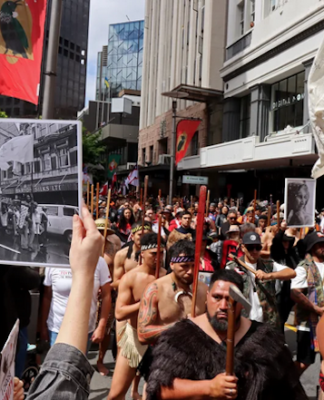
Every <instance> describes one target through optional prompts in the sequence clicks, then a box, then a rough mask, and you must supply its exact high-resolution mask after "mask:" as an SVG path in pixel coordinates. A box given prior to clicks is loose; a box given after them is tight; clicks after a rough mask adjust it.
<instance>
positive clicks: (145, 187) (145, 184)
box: [142, 175, 149, 235]
mask: <svg viewBox="0 0 324 400" xmlns="http://www.w3.org/2000/svg"><path fill="white" fill-rule="evenodd" d="M148 180H149V177H148V175H146V176H145V180H144V199H143V208H142V210H143V216H142V235H143V234H144V218H145V212H146V198H147V187H148Z"/></svg>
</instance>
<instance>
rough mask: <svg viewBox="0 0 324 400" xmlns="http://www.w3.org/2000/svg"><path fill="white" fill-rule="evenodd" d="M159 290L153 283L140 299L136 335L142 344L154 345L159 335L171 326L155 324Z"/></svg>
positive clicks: (157, 314) (157, 313)
mask: <svg viewBox="0 0 324 400" xmlns="http://www.w3.org/2000/svg"><path fill="white" fill-rule="evenodd" d="M158 297H159V289H158V286H157V284H156V283H155V282H153V283H152V284H151V285H149V286H148V287H147V288H146V290H145V292H144V294H143V296H142V299H141V303H140V308H139V313H138V325H137V335H138V340H139V341H140V342H141V343H143V344H151V343H155V342H156V340H157V338H158V337H159V336H160V334H161V333H162V332H163V331H165V330H166V329H168V328H170V327H171V326H172V325H173V324H168V325H161V324H157V320H158V316H159V299H158Z"/></svg>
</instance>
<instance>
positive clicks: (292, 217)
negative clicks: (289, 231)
mask: <svg viewBox="0 0 324 400" xmlns="http://www.w3.org/2000/svg"><path fill="white" fill-rule="evenodd" d="M285 183H286V184H285V220H286V222H287V226H289V227H291V228H306V227H313V226H314V225H315V199H316V180H315V179H303V178H300V179H298V178H286V180H285Z"/></svg>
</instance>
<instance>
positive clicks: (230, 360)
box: [225, 285, 251, 375]
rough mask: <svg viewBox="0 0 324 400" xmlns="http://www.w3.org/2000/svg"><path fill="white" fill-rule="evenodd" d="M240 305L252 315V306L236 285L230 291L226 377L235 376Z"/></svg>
mask: <svg viewBox="0 0 324 400" xmlns="http://www.w3.org/2000/svg"><path fill="white" fill-rule="evenodd" d="M237 303H240V304H241V305H242V306H243V307H244V308H245V310H246V312H247V314H250V311H251V304H250V303H249V302H248V301H247V300H246V298H245V297H244V296H243V294H242V292H241V291H240V290H239V289H238V288H237V286H235V285H231V286H230V289H229V307H228V311H227V315H228V328H227V339H226V369H225V370H226V375H234V345H235V343H234V342H235V308H236V304H237Z"/></svg>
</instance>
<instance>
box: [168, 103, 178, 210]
mask: <svg viewBox="0 0 324 400" xmlns="http://www.w3.org/2000/svg"><path fill="white" fill-rule="evenodd" d="M176 135H177V101H176V100H173V101H172V136H171V160H170V188H169V197H170V201H171V203H172V198H173V186H174V185H173V181H174V165H175V146H176Z"/></svg>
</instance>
